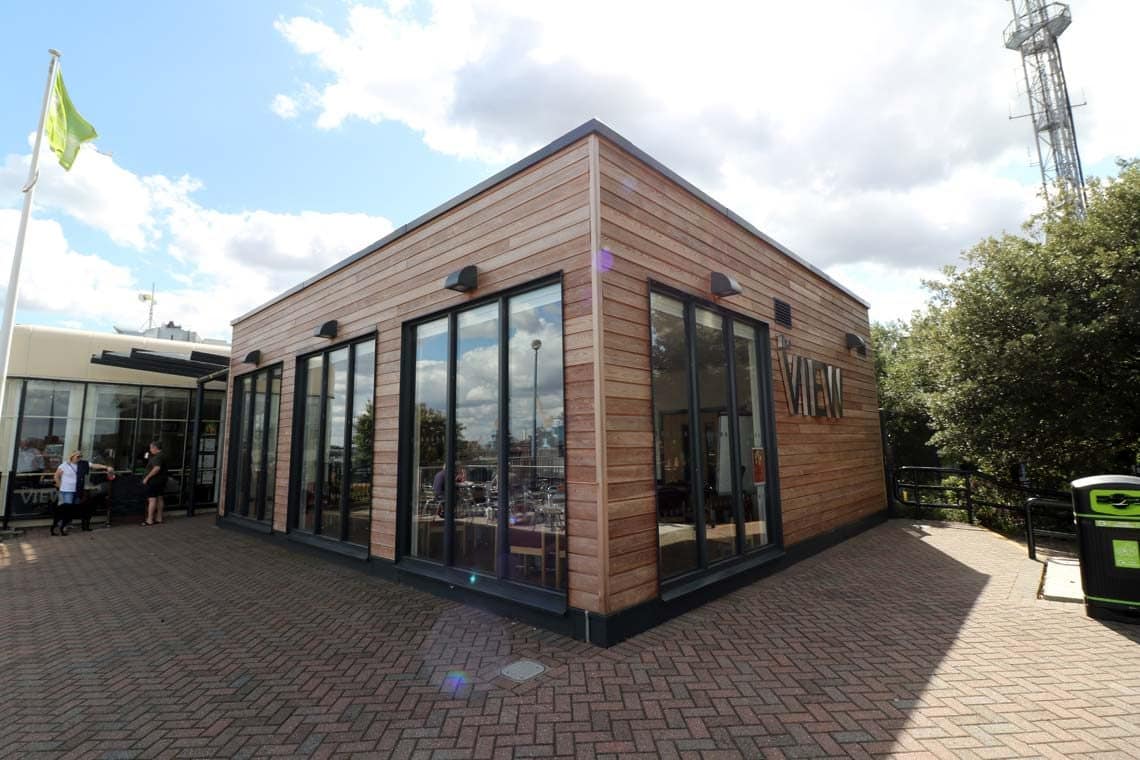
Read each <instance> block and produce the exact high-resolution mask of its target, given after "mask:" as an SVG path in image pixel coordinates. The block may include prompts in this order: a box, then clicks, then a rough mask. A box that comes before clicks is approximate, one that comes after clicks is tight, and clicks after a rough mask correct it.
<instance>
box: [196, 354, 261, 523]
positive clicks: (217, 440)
mask: <svg viewBox="0 0 1140 760" xmlns="http://www.w3.org/2000/svg"><path fill="white" fill-rule="evenodd" d="M277 372H278V373H280V369H278V370H277ZM239 387H240V385H239V384H238V381H236V380H235V382H234V394H235V396H236V394H237V393H238V388H239ZM277 398H280V395H278V396H277ZM225 401H226V392H225V391H204V392H203V394H202V417H201V419H200V420H199V427H198V452H197V457H198V462H197V464H198V469H197V475H196V477H197V481H196V482H195V484H194V504H195V505H199V506H201V505H207V504H216V503H217V501H218V478H217V475H218V457H219V456H220V453H219V452H220V451H221V449H222V446H221V437H222V436H221V430H222V408H223V407H224V406H225ZM273 413H274V414H276V407H274V412H273ZM272 435H273V440H276V437H277V436H276V434H275V433H274V434H272ZM270 477H272V475H271V476H270Z"/></svg>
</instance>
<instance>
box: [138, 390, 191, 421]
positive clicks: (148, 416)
mask: <svg viewBox="0 0 1140 760" xmlns="http://www.w3.org/2000/svg"><path fill="white" fill-rule="evenodd" d="M189 411H190V391H187V390H178V389H175V388H143V389H142V404H141V413H140V414H139V416H140V417H142V418H143V419H145V420H184V419H186V418H187V417H188V416H189Z"/></svg>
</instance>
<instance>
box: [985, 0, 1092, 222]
mask: <svg viewBox="0 0 1140 760" xmlns="http://www.w3.org/2000/svg"><path fill="white" fill-rule="evenodd" d="M1010 5H1011V6H1012V8H1013V21H1012V22H1011V23H1010V25H1009V26H1008V27H1006V30H1005V46H1006V47H1007V48H1009V49H1010V50H1017V51H1020V53H1021V67H1022V70H1023V71H1024V72H1025V89H1026V94H1027V95H1028V97H1029V114H1028V115H1029V116H1030V117H1032V119H1033V131H1034V133H1035V134H1036V136H1037V159H1038V162H1039V164H1040V166H1041V184H1042V186H1043V188H1044V190H1045V198H1046V202H1047V203H1048V204H1049V205H1050V206H1052V205H1054V204H1056V203H1058V202H1065V201H1067V202H1070V203H1072V204H1073V206H1074V207H1075V209H1076V211H1077V213H1078V214H1080V215H1081V216H1084V215H1085V205H1086V199H1085V177H1084V171H1083V170H1082V169H1081V154H1080V152H1078V150H1077V132H1076V129H1075V128H1074V126H1073V106H1072V103H1071V102H1070V101H1069V89H1068V87H1067V85H1066V84H1065V70H1064V69H1063V68H1062V66H1061V49H1060V47H1058V45H1057V38H1058V37H1060V36H1061V33H1062V32H1064V31H1065V30H1066V29H1068V28H1069V24H1070V23H1071V22H1072V17H1071V16H1070V14H1069V6H1067V5H1065V4H1064V3H1046V2H1045V0H1010Z"/></svg>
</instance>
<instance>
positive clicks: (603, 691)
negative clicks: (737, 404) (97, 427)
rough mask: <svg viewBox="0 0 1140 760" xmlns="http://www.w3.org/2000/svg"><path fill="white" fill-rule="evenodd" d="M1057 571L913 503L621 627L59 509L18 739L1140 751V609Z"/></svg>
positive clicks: (351, 751)
mask: <svg viewBox="0 0 1140 760" xmlns="http://www.w3.org/2000/svg"><path fill="white" fill-rule="evenodd" d="M1040 567H1041V566H1040V565H1038V564H1037V563H1034V562H1031V561H1029V560H1028V559H1026V558H1025V555H1024V550H1023V549H1022V548H1021V547H1019V546H1017V545H1015V544H1013V543H1011V542H1008V541H1006V540H1004V539H1002V538H999V537H997V536H994V535H992V534H990V533H987V532H985V531H982V530H978V529H969V528H966V527H963V526H959V527H946V526H931V525H920V524H917V523H913V522H907V521H892V522H891V523H888V524H886V525H883V526H880V527H878V528H876V529H874V530H871V531H868V532H867V533H864V534H862V535H860V536H858V537H856V538H854V539H852V540H850V541H847V542H845V543H843V544H841V545H839V546H837V547H835V548H833V549H830V550H828V551H826V552H824V553H822V554H820V555H817V556H815V557H813V558H811V559H809V560H806V561H804V562H801V563H800V564H798V565H796V566H794V567H792V568H790V569H788V570H786V571H784V572H782V573H779V574H777V575H775V576H772V577H770V578H767V579H765V580H763V581H760V582H758V583H755V584H753V585H751V586H749V587H747V588H744V589H742V590H739V591H737V592H735V593H733V594H730V595H728V596H726V597H723V598H722V599H720V600H717V601H715V602H712V603H710V604H708V605H706V606H704V607H702V608H700V609H697V610H695V611H693V612H691V613H689V614H687V615H684V616H682V617H680V618H678V619H676V620H673V621H671V622H669V623H667V624H665V625H662V626H660V627H658V628H656V629H654V630H652V631H650V632H649V633H646V634H643V635H641V636H638V637H636V638H634V639H631V640H629V641H627V642H624V643H622V644H620V645H618V646H616V647H613V648H611V649H608V650H601V649H597V648H594V647H591V646H588V645H585V644H582V643H580V642H575V641H571V640H569V639H566V638H563V637H560V636H556V635H553V634H550V633H546V632H543V631H537V630H534V629H532V628H529V627H527V626H524V625H521V624H518V623H512V622H510V621H508V620H505V619H502V618H498V617H495V616H493V615H490V614H488V613H484V612H481V611H478V610H474V609H472V608H469V607H465V606H462V605H459V604H456V603H453V602H448V601H444V600H440V599H437V598H435V597H432V596H430V595H427V594H424V593H421V592H418V591H414V590H411V589H409V588H407V587H403V586H398V585H394V584H391V583H388V582H384V581H380V580H377V579H375V578H371V577H369V576H366V575H364V574H361V573H359V572H357V571H355V570H354V569H352V568H348V567H345V566H343V565H341V564H337V563H334V562H330V561H328V560H326V559H325V558H323V557H319V556H312V555H310V554H307V553H301V552H296V551H290V550H289V549H287V548H284V547H282V546H280V545H279V544H274V543H271V542H268V541H265V540H264V539H262V538H260V537H254V536H246V535H243V534H239V533H235V532H231V531H222V530H218V529H216V528H214V527H213V523H212V520H211V518H209V517H199V518H195V519H190V520H186V519H183V520H178V521H173V522H170V523H168V524H167V525H165V526H163V527H161V528H148V529H146V530H143V529H141V528H134V527H133V526H131V527H128V526H123V527H116V528H114V529H112V530H102V531H96V532H94V533H86V534H72V535H71V536H67V537H57V538H53V537H50V536H48V535H47V534H46V532H35V533H31V534H29V535H28V536H25V537H23V538H21V539H17V540H13V541H9V542H7V543H4V544H0V758H25V757H36V758H38V757H43V758H47V757H83V758H87V757H90V758H135V757H140V758H141V757H147V758H149V757H156V758H158V757H254V756H280V757H303V756H307V757H331V756H357V757H396V758H508V757H555V756H557V757H576V758H605V757H622V758H639V757H644V758H656V757H665V758H702V759H712V758H753V757H789V758H793V757H827V756H838V757H846V756H854V757H867V756H882V755H895V756H909V757H977V758H1003V757H1081V756H1089V757H1092V756H1096V757H1129V758H1135V757H1138V756H1140V646H1137V644H1138V643H1140V626H1124V625H1111V624H1103V623H1099V622H1095V621H1092V620H1089V619H1087V618H1085V617H1084V615H1083V611H1082V610H1081V608H1080V607H1079V606H1078V605H1065V604H1059V603H1050V602H1043V601H1038V600H1037V599H1036V598H1035V594H1036V590H1037V584H1038V582H1039V580H1040ZM521 657H527V658H532V659H536V660H538V661H540V662H542V663H543V664H545V665H546V666H547V668H548V670H547V671H546V672H545V673H543V674H542V675H541V676H539V677H538V678H536V679H534V680H532V681H528V682H526V683H523V684H515V683H513V682H511V681H509V680H506V679H504V678H502V677H501V676H497V672H498V669H499V668H500V667H501V666H502V665H504V664H506V663H508V662H511V661H513V660H515V659H518V658H521Z"/></svg>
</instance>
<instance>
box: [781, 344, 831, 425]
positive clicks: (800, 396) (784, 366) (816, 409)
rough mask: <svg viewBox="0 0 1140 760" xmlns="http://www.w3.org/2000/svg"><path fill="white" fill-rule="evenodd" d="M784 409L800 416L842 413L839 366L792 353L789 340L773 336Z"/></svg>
mask: <svg viewBox="0 0 1140 760" xmlns="http://www.w3.org/2000/svg"><path fill="white" fill-rule="evenodd" d="M776 346H777V351H778V353H779V355H780V369H781V370H782V371H783V374H784V392H785V395H786V396H787V397H788V411H789V412H791V413H792V414H799V415H803V416H804V417H831V418H833V419H839V418H840V417H842V416H843V370H842V369H841V368H839V367H836V366H834V365H832V364H827V363H826V362H822V361H819V360H818V359H809V358H808V357H806V356H795V355H794V354H792V342H791V341H790V340H788V339H787V338H786V337H784V336H783V335H780V336H777V338H776Z"/></svg>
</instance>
